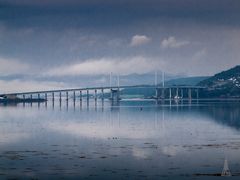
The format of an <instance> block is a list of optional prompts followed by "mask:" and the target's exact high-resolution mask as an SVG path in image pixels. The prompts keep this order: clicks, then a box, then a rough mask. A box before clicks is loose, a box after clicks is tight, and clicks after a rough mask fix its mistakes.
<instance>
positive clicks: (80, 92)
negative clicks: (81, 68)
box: [79, 91, 82, 101]
mask: <svg viewBox="0 0 240 180" xmlns="http://www.w3.org/2000/svg"><path fill="white" fill-rule="evenodd" d="M79 94H80V101H82V91H79Z"/></svg>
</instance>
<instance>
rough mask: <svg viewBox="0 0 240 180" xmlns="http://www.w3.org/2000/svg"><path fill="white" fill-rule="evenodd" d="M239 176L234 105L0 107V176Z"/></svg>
mask: <svg viewBox="0 0 240 180" xmlns="http://www.w3.org/2000/svg"><path fill="white" fill-rule="evenodd" d="M225 159H226V160H227V161H228V165H229V169H230V171H231V174H232V175H233V176H232V177H231V178H235V179H238V178H239V175H240V104H239V103H234V102H222V103H220V102H218V103H217V102H212V103H210V102H208V103H206V102H198V103H192V104H188V103H187V104H181V103H179V104H178V105H177V104H175V103H174V102H173V103H172V104H171V106H170V105H169V103H166V104H158V105H157V104H156V103H155V102H154V101H122V102H121V103H120V104H117V105H114V106H111V104H110V103H109V102H108V101H105V102H104V104H102V102H101V101H98V103H97V104H96V105H95V102H89V107H88V106H87V103H86V102H83V103H82V105H81V104H80V102H78V101H77V102H76V104H75V106H74V105H73V102H72V101H69V102H68V106H67V104H66V102H65V101H63V102H62V105H61V107H60V106H59V102H58V101H56V102H55V103H54V106H53V104H52V102H48V104H47V105H45V104H44V103H43V104H40V105H38V104H32V106H31V105H30V104H25V105H23V104H18V105H12V106H10V105H8V106H0V179H11V178H17V179H32V178H37V179H59V178H64V179H211V178H213V179H215V178H219V177H216V175H220V174H221V173H222V169H223V164H224V160H225Z"/></svg>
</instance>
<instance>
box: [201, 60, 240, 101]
mask: <svg viewBox="0 0 240 180" xmlns="http://www.w3.org/2000/svg"><path fill="white" fill-rule="evenodd" d="M198 85H200V86H206V87H208V88H207V90H205V91H204V92H203V96H206V97H240V65H238V66H236V67H234V68H231V69H229V70H226V71H223V72H220V73H218V74H215V75H214V76H212V77H210V78H208V79H205V80H203V81H201V82H200V83H198Z"/></svg>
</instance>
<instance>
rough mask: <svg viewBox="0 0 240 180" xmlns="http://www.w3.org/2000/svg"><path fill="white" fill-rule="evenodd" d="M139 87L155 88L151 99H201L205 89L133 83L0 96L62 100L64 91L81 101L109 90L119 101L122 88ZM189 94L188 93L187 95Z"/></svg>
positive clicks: (66, 96) (102, 97) (66, 95)
mask: <svg viewBox="0 0 240 180" xmlns="http://www.w3.org/2000/svg"><path fill="white" fill-rule="evenodd" d="M133 88H134V89H137V88H147V89H154V90H155V96H153V97H151V99H155V100H161V99H169V100H171V99H189V100H191V99H199V98H200V97H199V90H201V89H205V87H202V86H164V85H162V86H158V85H155V86H154V85H152V86H150V85H148V86H147V85H133V86H119V85H118V86H104V87H87V88H72V89H58V90H46V91H29V92H16V93H6V94H0V97H18V98H22V99H23V100H25V99H26V98H28V99H33V96H37V99H42V97H44V100H48V97H49V95H50V98H51V99H52V100H53V101H54V100H55V96H58V98H59V100H60V101H61V100H62V98H63V96H64V93H65V98H66V100H67V101H68V99H69V97H72V99H73V100H74V101H75V100H76V99H77V98H79V99H80V101H82V100H83V98H86V99H87V100H89V99H90V98H92V97H93V98H94V99H95V100H97V99H98V98H101V99H104V98H105V93H106V92H107V93H108V94H109V95H110V96H109V99H110V100H112V101H119V100H120V99H121V94H120V92H121V90H123V89H133ZM186 94H187V95H186Z"/></svg>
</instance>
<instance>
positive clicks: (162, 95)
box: [161, 88, 165, 99]
mask: <svg viewBox="0 0 240 180" xmlns="http://www.w3.org/2000/svg"><path fill="white" fill-rule="evenodd" d="M161 98H162V99H164V98H165V89H164V88H162V94H161Z"/></svg>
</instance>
